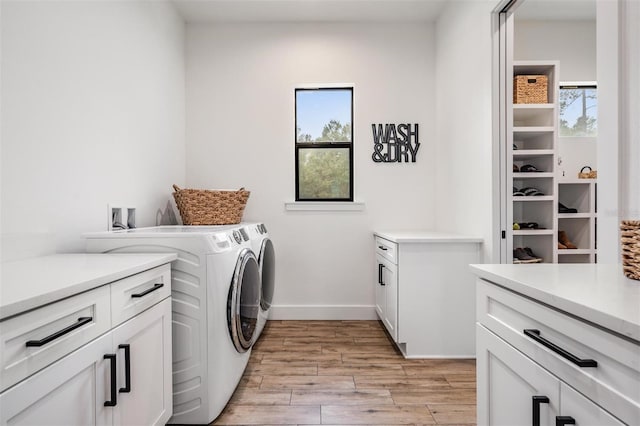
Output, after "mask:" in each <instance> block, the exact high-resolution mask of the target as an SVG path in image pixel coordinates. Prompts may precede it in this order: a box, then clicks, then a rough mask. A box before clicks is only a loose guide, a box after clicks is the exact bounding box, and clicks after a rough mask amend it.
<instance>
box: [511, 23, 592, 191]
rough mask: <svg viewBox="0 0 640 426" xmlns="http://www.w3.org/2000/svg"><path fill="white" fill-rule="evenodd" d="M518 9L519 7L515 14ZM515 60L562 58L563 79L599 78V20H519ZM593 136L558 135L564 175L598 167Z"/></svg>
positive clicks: (516, 24) (569, 175) (565, 80)
mask: <svg viewBox="0 0 640 426" xmlns="http://www.w3.org/2000/svg"><path fill="white" fill-rule="evenodd" d="M517 16H518V10H516V17H517ZM514 33H515V34H514V35H515V44H514V47H513V50H514V59H515V60H554V61H560V81H561V82H568V81H589V82H591V81H596V80H597V73H596V21H595V20H590V21H575V20H573V21H561V20H553V21H539V20H531V21H528V20H521V19H516V22H515V26H514ZM596 146H597V141H596V140H595V139H594V138H559V139H558V156H559V157H560V159H561V160H562V164H560V165H559V171H560V174H561V176H562V175H563V173H564V175H563V177H564V178H566V179H576V178H577V177H578V172H579V171H580V169H581V168H582V167H583V166H590V167H592V168H593V169H597V167H598V158H597V153H596V152H597V149H596Z"/></svg>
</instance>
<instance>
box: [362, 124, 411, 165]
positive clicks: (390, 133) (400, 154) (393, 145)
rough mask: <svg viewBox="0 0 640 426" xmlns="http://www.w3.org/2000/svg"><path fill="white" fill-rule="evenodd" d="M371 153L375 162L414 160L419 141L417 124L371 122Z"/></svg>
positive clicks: (406, 161)
mask: <svg viewBox="0 0 640 426" xmlns="http://www.w3.org/2000/svg"><path fill="white" fill-rule="evenodd" d="M371 130H372V131H373V153H372V154H371V159H373V161H375V162H376V163H402V162H403V161H404V162H405V163H408V162H409V161H411V162H412V163H415V162H416V156H417V155H418V149H419V148H420V142H418V124H417V123H416V124H409V123H407V124H372V125H371Z"/></svg>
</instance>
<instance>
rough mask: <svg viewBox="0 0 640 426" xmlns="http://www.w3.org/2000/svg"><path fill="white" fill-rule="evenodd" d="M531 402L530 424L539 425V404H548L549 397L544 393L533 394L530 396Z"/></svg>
mask: <svg viewBox="0 0 640 426" xmlns="http://www.w3.org/2000/svg"><path fill="white" fill-rule="evenodd" d="M531 402H532V403H533V415H532V416H531V424H532V425H533V426H540V404H548V403H549V398H548V397H546V396H544V395H534V396H532V397H531Z"/></svg>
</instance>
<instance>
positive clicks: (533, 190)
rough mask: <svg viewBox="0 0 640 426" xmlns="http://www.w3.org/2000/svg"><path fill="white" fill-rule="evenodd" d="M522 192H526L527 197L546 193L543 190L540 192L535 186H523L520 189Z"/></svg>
mask: <svg viewBox="0 0 640 426" xmlns="http://www.w3.org/2000/svg"><path fill="white" fill-rule="evenodd" d="M520 192H522V193H524V195H525V196H526V197H533V196H541V195H544V194H543V193H542V192H540V190H538V189H537V188H533V187H527V188H522V189H521V190H520Z"/></svg>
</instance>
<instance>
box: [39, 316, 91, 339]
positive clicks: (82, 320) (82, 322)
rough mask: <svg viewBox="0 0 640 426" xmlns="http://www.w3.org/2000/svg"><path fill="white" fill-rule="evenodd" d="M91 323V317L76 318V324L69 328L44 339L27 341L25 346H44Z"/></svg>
mask: <svg viewBox="0 0 640 426" xmlns="http://www.w3.org/2000/svg"><path fill="white" fill-rule="evenodd" d="M91 321H93V317H80V318H78V322H76V323H75V324H72V325H70V326H69V327H66V328H63V329H62V330H60V331H56V332H55V333H53V334H51V335H49V336H47V337H45V338H44V339H40V340H29V341H28V342H27V343H26V345H27V346H42V345H46V344H47V343H49V342H51V341H53V340H56V339H57V338H59V337H62V336H64V335H65V334H67V333H69V332H71V331H73V330H75V329H76V328H80V327H82V326H83V325H85V324H89V323H90V322H91Z"/></svg>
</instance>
